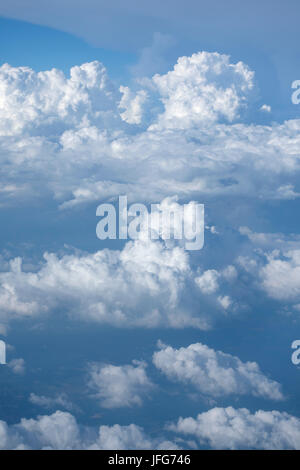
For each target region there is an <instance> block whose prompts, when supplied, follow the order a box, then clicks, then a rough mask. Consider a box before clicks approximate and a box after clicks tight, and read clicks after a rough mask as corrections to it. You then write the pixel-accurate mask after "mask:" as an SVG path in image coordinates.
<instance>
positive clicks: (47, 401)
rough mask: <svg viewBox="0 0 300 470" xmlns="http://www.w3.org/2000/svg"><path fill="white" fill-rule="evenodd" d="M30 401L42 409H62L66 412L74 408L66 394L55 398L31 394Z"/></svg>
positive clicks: (60, 394)
mask: <svg viewBox="0 0 300 470" xmlns="http://www.w3.org/2000/svg"><path fill="white" fill-rule="evenodd" d="M29 401H30V403H32V404H33V405H37V406H40V407H42V408H56V407H60V408H64V409H66V410H72V409H73V408H74V406H73V404H72V403H71V402H70V400H69V399H68V397H67V395H66V394H65V393H59V394H57V395H56V396H54V397H46V396H44V395H37V394H35V393H31V394H30V396H29Z"/></svg>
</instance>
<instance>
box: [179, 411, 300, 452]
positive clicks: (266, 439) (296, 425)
mask: <svg viewBox="0 0 300 470" xmlns="http://www.w3.org/2000/svg"><path fill="white" fill-rule="evenodd" d="M170 429H171V430H173V431H174V432H176V433H182V434H184V435H185V436H193V437H194V438H197V439H198V440H199V442H200V444H201V445H207V444H208V445H209V446H210V447H212V448H213V449H232V450H233V449H298V450H299V449H300V419H299V418H296V417H294V416H291V415H289V414H288V413H281V412H279V411H262V410H259V411H256V412H255V413H253V414H252V413H251V412H250V411H249V410H247V409H245V408H240V409H234V408H232V407H228V408H213V409H211V410H209V411H207V412H204V413H200V414H199V415H198V416H197V418H196V419H194V418H180V419H179V420H178V422H177V423H176V424H174V425H172V426H171V427H170Z"/></svg>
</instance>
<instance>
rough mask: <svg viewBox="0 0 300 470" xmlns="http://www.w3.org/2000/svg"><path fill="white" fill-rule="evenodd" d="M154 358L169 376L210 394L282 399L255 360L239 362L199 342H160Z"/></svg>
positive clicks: (275, 384)
mask: <svg viewBox="0 0 300 470" xmlns="http://www.w3.org/2000/svg"><path fill="white" fill-rule="evenodd" d="M153 362H154V365H155V366H156V367H157V368H158V369H159V370H160V371H161V372H163V373H164V374H165V375H166V376H167V377H168V378H169V379H171V380H174V381H176V382H181V383H185V384H191V385H193V386H194V387H195V388H196V389H197V390H198V391H199V392H200V393H202V394H204V395H208V396H210V397H221V396H224V395H230V394H237V395H254V396H258V397H264V398H267V399H272V400H282V399H283V394H282V391H281V386H280V384H279V383H278V382H275V381H273V380H271V379H269V378H268V377H266V376H265V375H264V374H263V373H262V372H261V370H260V368H259V366H258V364H257V363H256V362H242V361H241V360H240V359H239V358H238V357H236V356H232V355H231V354H225V353H223V352H222V351H215V350H214V349H211V348H209V347H208V346H206V345H204V344H201V343H196V344H191V345H190V346H188V347H186V348H184V347H182V348H180V349H173V348H172V347H171V346H163V347H162V349H161V350H160V351H157V352H155V353H154V355H153Z"/></svg>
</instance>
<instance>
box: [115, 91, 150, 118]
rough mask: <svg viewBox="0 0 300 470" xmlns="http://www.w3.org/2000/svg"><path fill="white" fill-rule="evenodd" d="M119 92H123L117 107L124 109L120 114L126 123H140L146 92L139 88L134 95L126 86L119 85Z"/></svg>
mask: <svg viewBox="0 0 300 470" xmlns="http://www.w3.org/2000/svg"><path fill="white" fill-rule="evenodd" d="M120 92H121V93H122V94H123V96H122V99H121V101H120V104H119V108H120V109H121V110H122V109H125V111H123V112H121V114H120V116H121V118H122V119H123V121H126V122H128V124H140V123H141V121H142V117H143V104H144V103H145V101H146V100H147V93H146V92H145V91H144V90H140V91H138V92H137V93H136V95H134V94H133V93H132V92H131V91H130V89H129V88H128V87H124V86H121V87H120Z"/></svg>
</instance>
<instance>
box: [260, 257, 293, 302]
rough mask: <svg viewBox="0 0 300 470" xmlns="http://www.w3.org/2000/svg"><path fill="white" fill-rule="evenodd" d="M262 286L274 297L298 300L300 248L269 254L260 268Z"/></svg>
mask: <svg viewBox="0 0 300 470" xmlns="http://www.w3.org/2000/svg"><path fill="white" fill-rule="evenodd" d="M259 274H260V278H261V280H262V287H263V289H264V290H265V291H266V292H267V294H268V295H269V296H270V297H272V298H273V299H277V300H281V301H284V300H287V301H298V300H299V299H300V249H298V250H291V251H285V252H284V253H282V254H281V253H279V252H278V251H277V252H276V251H274V252H273V253H271V254H270V255H269V256H268V261H267V263H266V265H265V266H263V267H262V268H261V269H260V273H259Z"/></svg>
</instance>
